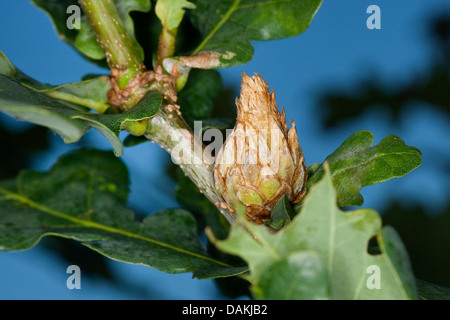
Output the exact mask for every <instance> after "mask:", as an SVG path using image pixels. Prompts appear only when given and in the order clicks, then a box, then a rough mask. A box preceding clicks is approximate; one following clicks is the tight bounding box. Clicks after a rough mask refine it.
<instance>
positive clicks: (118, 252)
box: [0, 149, 245, 277]
mask: <svg viewBox="0 0 450 320" xmlns="http://www.w3.org/2000/svg"><path fill="white" fill-rule="evenodd" d="M128 184H129V181H128V172H127V168H126V166H125V165H124V163H123V162H122V161H121V160H120V159H119V158H116V157H114V156H113V155H112V154H111V153H110V152H106V151H98V150H88V149H82V150H79V151H76V152H74V153H71V154H69V155H66V156H63V157H62V158H60V159H59V160H58V162H57V163H56V164H55V165H54V166H53V167H52V168H51V169H50V171H48V172H35V171H22V172H21V173H20V174H19V176H18V177H17V178H15V179H11V180H6V181H0V249H1V250H3V251H16V250H26V249H30V248H32V247H33V246H35V245H36V244H38V242H39V241H40V240H41V239H42V238H43V237H45V236H58V237H64V238H68V239H73V240H76V241H80V242H82V243H83V244H84V245H85V246H87V247H89V248H91V249H93V250H95V251H97V252H99V253H100V254H102V255H105V256H107V257H109V258H111V259H114V260H117V261H122V262H127V263H134V264H141V265H146V266H150V267H153V268H156V269H158V270H162V271H164V272H168V273H181V272H192V273H193V274H194V276H197V274H199V275H200V274H201V276H202V277H222V276H228V275H234V274H236V273H240V272H242V271H245V269H242V268H233V267H231V266H229V265H227V264H225V263H222V262H220V261H218V260H215V259H213V258H212V257H210V256H208V255H207V254H206V251H205V249H204V247H203V245H202V244H201V242H200V240H199V238H198V236H197V230H196V224H195V220H194V218H193V217H192V216H191V214H190V213H189V212H187V211H185V210H182V209H168V210H164V211H161V212H157V213H155V214H152V215H150V216H148V217H146V218H145V219H144V220H143V221H142V222H138V221H137V220H135V218H134V213H133V212H132V211H131V210H129V209H127V208H126V202H127V198H128V192H129V189H128Z"/></svg>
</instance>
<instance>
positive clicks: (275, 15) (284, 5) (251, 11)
mask: <svg viewBox="0 0 450 320" xmlns="http://www.w3.org/2000/svg"><path fill="white" fill-rule="evenodd" d="M192 2H193V3H194V4H195V6H196V9H195V10H192V11H189V12H188V14H189V17H190V19H191V21H192V24H193V25H194V26H195V27H196V28H197V29H198V30H199V31H200V33H201V35H202V36H203V41H202V42H201V43H200V44H199V45H198V46H197V48H196V49H195V50H194V52H193V54H194V55H195V54H198V53H201V52H214V53H215V54H217V55H218V56H219V59H218V61H217V63H216V62H215V63H213V64H212V65H211V66H210V67H211V68H212V67H214V68H215V67H219V68H224V67H231V66H234V65H238V64H244V63H247V62H248V61H250V60H251V58H252V56H253V47H252V45H251V43H250V42H251V41H254V40H273V39H281V38H286V37H292V36H296V35H299V34H300V33H302V32H303V31H305V30H306V28H307V27H308V26H309V24H310V23H311V20H312V19H313V17H314V15H315V13H316V12H317V10H318V9H319V7H320V5H321V3H322V0H291V1H286V0H272V1H267V0H259V1H255V0H224V1H210V0H196V1H192Z"/></svg>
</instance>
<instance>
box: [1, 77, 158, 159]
mask: <svg viewBox="0 0 450 320" xmlns="http://www.w3.org/2000/svg"><path fill="white" fill-rule="evenodd" d="M69 88H70V90H72V92H73V90H75V89H74V87H73V86H72V87H69ZM69 88H63V89H66V90H69ZM161 103H162V97H161V95H160V94H159V93H156V92H149V93H147V95H146V96H145V97H144V98H142V99H141V101H140V102H139V103H138V104H136V106H135V107H134V108H132V109H130V110H128V111H127V112H124V113H121V114H94V113H89V112H85V111H82V110H80V109H78V108H73V107H72V106H69V105H67V104H65V103H63V102H61V101H60V100H56V99H53V98H51V97H49V96H47V95H44V94H42V93H39V92H37V91H35V90H32V89H29V88H27V87H25V86H23V85H21V84H20V83H19V82H17V81H16V80H13V79H11V78H9V77H7V76H5V75H2V74H0V111H3V112H5V113H7V114H9V115H11V116H13V117H15V118H16V119H19V120H25V121H28V122H32V123H35V124H38V125H41V126H45V127H47V128H49V129H51V130H52V131H54V132H55V133H57V134H59V135H60V136H61V137H62V139H63V140H64V142H65V143H73V142H76V141H78V140H79V139H80V138H81V137H82V136H83V135H84V134H85V133H86V132H87V131H88V130H89V128H91V127H93V128H95V129H97V130H98V131H99V132H100V133H101V134H102V135H103V136H105V138H107V139H108V140H109V142H110V143H111V144H112V146H113V148H114V153H115V154H116V155H117V156H120V155H122V154H123V145H122V142H121V141H120V139H119V132H120V130H121V129H123V128H124V126H125V125H126V123H127V122H130V121H141V120H146V119H149V118H151V117H153V116H154V115H155V114H156V113H157V112H158V110H159V107H160V105H161Z"/></svg>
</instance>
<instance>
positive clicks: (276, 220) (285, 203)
mask: <svg viewBox="0 0 450 320" xmlns="http://www.w3.org/2000/svg"><path fill="white" fill-rule="evenodd" d="M294 216H295V212H294V209H293V208H292V206H291V203H290V202H289V200H288V199H287V197H286V195H283V196H282V197H281V198H280V200H278V202H277V204H276V205H275V207H274V208H273V210H272V212H271V214H270V222H269V226H270V227H271V228H273V229H275V230H279V229H281V228H282V227H283V226H285V225H287V224H288V223H290V222H291V219H292V218H293V217H294Z"/></svg>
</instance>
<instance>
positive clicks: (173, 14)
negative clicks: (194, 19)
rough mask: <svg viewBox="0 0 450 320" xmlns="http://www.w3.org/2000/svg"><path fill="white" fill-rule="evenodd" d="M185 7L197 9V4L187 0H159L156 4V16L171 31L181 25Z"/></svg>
mask: <svg viewBox="0 0 450 320" xmlns="http://www.w3.org/2000/svg"><path fill="white" fill-rule="evenodd" d="M185 9H195V5H194V4H193V3H191V2H189V1H186V0H158V1H157V2H156V6H155V12H156V16H157V17H158V18H159V20H160V21H161V24H162V25H163V26H164V27H165V28H167V29H168V30H169V31H171V32H172V31H173V30H176V29H177V28H178V26H179V25H180V23H181V20H183V16H184V11H185Z"/></svg>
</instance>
